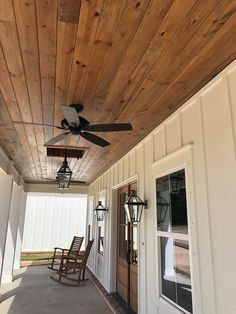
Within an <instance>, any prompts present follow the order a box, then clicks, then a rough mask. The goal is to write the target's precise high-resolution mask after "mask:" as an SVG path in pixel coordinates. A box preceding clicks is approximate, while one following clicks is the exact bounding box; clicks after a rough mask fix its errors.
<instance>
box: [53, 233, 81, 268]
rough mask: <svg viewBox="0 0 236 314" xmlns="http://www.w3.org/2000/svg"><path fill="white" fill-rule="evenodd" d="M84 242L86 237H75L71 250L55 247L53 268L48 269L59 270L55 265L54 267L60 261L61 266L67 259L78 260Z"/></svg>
mask: <svg viewBox="0 0 236 314" xmlns="http://www.w3.org/2000/svg"><path fill="white" fill-rule="evenodd" d="M83 240H84V237H76V236H75V237H74V238H73V241H72V243H71V246H70V248H69V249H62V248H60V247H55V248H54V253H53V257H52V263H51V266H49V267H48V268H49V269H52V270H59V268H58V267H57V268H55V265H54V264H55V261H56V260H60V263H59V265H61V261H62V259H64V258H65V257H68V258H72V259H75V260H77V259H78V257H79V252H80V248H81V245H82V243H83ZM59 267H60V266H59Z"/></svg>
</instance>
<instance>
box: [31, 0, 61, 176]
mask: <svg viewBox="0 0 236 314" xmlns="http://www.w3.org/2000/svg"><path fill="white" fill-rule="evenodd" d="M57 3H58V1H57V0H50V1H48V0H36V16H37V28H38V45H39V60H40V79H41V94H42V114H43V122H44V123H46V124H53V123H54V100H55V99H54V97H55V82H56V45H57V9H58V8H57ZM53 134H54V132H53V128H44V142H47V141H49V140H50V139H51V138H52V137H53ZM42 147H43V146H42ZM43 152H44V156H45V149H44V151H43ZM44 162H45V163H46V166H45V168H46V169H44V171H43V174H42V175H43V177H46V176H48V177H49V178H50V177H51V176H52V173H51V162H50V159H49V158H47V157H46V156H45V161H44Z"/></svg>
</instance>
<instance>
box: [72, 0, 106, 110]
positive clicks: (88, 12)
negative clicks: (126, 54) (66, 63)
mask: <svg viewBox="0 0 236 314" xmlns="http://www.w3.org/2000/svg"><path fill="white" fill-rule="evenodd" d="M103 2H104V1H103V0H96V1H82V3H81V10H80V17H79V25H78V30H77V35H76V46H75V53H74V58H73V65H72V71H71V77H70V86H69V93H68V103H69V104H71V103H77V102H79V101H80V100H81V97H80V95H81V93H82V89H83V85H84V80H85V78H86V73H87V69H88V64H89V60H90V56H91V52H92V49H93V45H94V40H95V36H96V33H97V27H98V23H99V20H100V17H101V11H102V7H103Z"/></svg>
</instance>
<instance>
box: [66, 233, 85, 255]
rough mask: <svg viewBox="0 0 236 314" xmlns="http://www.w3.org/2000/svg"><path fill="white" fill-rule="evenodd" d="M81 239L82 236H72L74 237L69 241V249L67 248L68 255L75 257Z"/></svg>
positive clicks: (81, 241) (78, 250)
mask: <svg viewBox="0 0 236 314" xmlns="http://www.w3.org/2000/svg"><path fill="white" fill-rule="evenodd" d="M83 239H84V237H76V236H74V239H73V241H72V243H71V246H70V249H69V252H68V257H70V256H73V257H76V258H77V257H78V255H79V252H80V248H81V245H82V243H83Z"/></svg>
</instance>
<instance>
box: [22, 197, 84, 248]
mask: <svg viewBox="0 0 236 314" xmlns="http://www.w3.org/2000/svg"><path fill="white" fill-rule="evenodd" d="M86 212H87V195H78V194H58V193H55V194H54V193H28V196H27V204H26V217H25V229H24V237H23V248H22V251H23V252H27V251H52V250H53V248H54V247H62V248H69V247H70V244H71V241H72V239H73V237H74V236H85V230H86ZM84 244H85V241H84V242H83V244H82V249H84V247H85V245H84Z"/></svg>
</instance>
